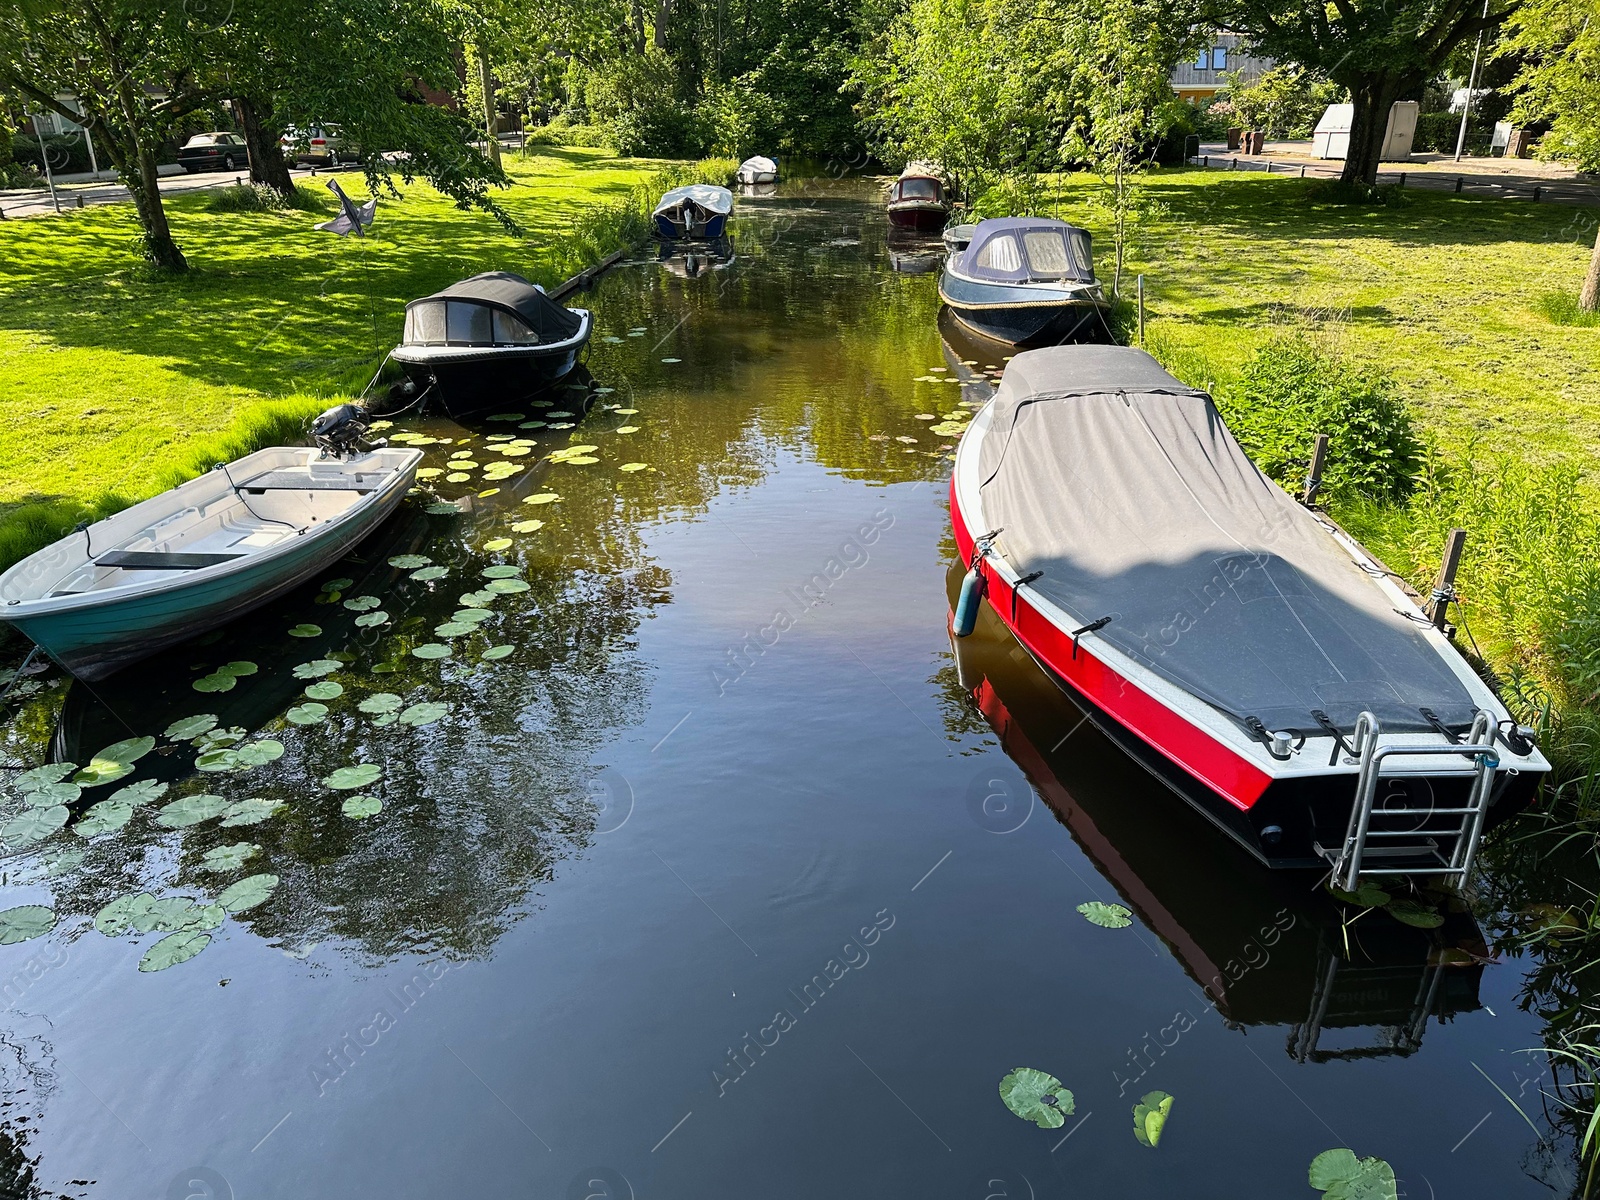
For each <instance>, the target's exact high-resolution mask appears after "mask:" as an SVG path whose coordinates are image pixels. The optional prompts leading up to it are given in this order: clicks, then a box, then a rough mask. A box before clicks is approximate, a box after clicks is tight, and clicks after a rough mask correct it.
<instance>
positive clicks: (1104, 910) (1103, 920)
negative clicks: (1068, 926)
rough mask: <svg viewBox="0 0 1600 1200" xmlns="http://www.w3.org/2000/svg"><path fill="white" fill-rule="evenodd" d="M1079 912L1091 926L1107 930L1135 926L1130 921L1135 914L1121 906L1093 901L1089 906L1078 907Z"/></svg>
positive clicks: (1081, 905)
mask: <svg viewBox="0 0 1600 1200" xmlns="http://www.w3.org/2000/svg"><path fill="white" fill-rule="evenodd" d="M1078 911H1079V912H1081V913H1082V914H1083V915H1084V919H1085V920H1087V921H1088V922H1089V923H1090V924H1092V925H1099V926H1102V927H1104V928H1106V929H1122V928H1124V927H1125V926H1128V925H1132V924H1133V921H1132V920H1130V918H1131V917H1132V916H1133V913H1131V912H1130V911H1129V910H1128V909H1126V908H1123V907H1122V905H1120V904H1102V903H1100V901H1098V900H1091V901H1089V903H1087V904H1080V905H1078Z"/></svg>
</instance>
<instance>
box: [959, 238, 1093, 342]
mask: <svg viewBox="0 0 1600 1200" xmlns="http://www.w3.org/2000/svg"><path fill="white" fill-rule="evenodd" d="M939 298H940V299H941V300H943V301H944V302H945V303H946V304H947V305H949V306H950V311H951V312H953V313H955V315H956V317H957V318H958V319H959V320H960V321H961V322H962V323H963V324H965V325H968V326H970V327H971V328H972V329H974V330H976V331H977V332H978V333H981V334H983V335H984V336H985V337H991V338H994V339H995V340H997V341H1001V342H1007V343H1010V344H1011V345H1014V346H1029V345H1043V344H1047V343H1053V342H1064V341H1071V340H1074V339H1083V338H1086V337H1098V336H1099V334H1100V332H1101V331H1102V330H1103V329H1104V326H1105V310H1106V298H1105V294H1104V293H1103V292H1102V291H1101V290H1100V285H1099V284H1098V283H1096V282H1095V278H1094V256H1093V254H1092V252H1091V250H1090V243H1089V235H1088V233H1087V232H1085V231H1084V230H1082V229H1079V228H1078V227H1077V226H1075V225H1068V224H1067V223H1066V222H1065V221H1055V220H1051V219H1050V218H1048V217H1002V218H999V219H996V220H989V221H980V222H978V224H977V227H976V228H975V229H974V230H973V231H972V234H971V241H970V243H969V244H968V246H967V248H966V249H964V250H960V251H955V252H952V253H951V255H950V257H949V258H948V259H946V260H945V266H944V274H943V275H942V276H941V277H940V279H939Z"/></svg>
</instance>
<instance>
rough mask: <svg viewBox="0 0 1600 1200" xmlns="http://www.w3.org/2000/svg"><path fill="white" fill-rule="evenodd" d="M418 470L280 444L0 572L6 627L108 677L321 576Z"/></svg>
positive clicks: (398, 455)
mask: <svg viewBox="0 0 1600 1200" xmlns="http://www.w3.org/2000/svg"><path fill="white" fill-rule="evenodd" d="M421 461H422V452H421V451H420V450H402V449H388V448H385V449H378V450H372V451H369V452H366V453H357V454H353V455H351V456H350V457H347V458H341V457H326V456H324V455H323V454H322V453H321V452H320V451H318V450H314V449H305V448H296V447H289V446H279V447H274V448H272V449H268V450H258V451H256V452H255V453H254V454H248V455H246V456H245V457H243V458H241V459H238V460H237V461H235V462H231V463H226V464H219V465H218V467H217V468H216V469H215V470H212V471H208V472H206V474H204V475H202V476H200V477H199V478H198V479H191V480H189V482H187V483H184V484H181V485H179V486H178V487H175V488H173V489H172V490H171V491H168V492H163V493H162V494H161V495H159V496H155V497H152V498H151V499H149V500H145V501H143V502H142V503H140V504H135V505H134V506H133V507H132V508H127V509H124V510H123V511H122V512H119V513H117V514H116V515H115V516H111V517H107V518H106V519H105V520H103V521H97V522H95V523H94V524H93V525H89V526H87V527H85V528H83V529H80V530H75V531H74V532H72V533H70V534H68V535H67V536H66V537H64V538H62V539H61V540H60V541H59V542H56V543H54V544H53V545H50V546H46V547H45V548H44V549H43V550H40V551H38V552H36V553H35V554H32V555H30V556H29V557H28V558H25V559H23V560H22V561H21V562H19V563H17V564H16V565H15V566H13V567H12V568H11V569H10V570H8V571H6V572H5V573H4V574H3V575H0V621H4V622H6V623H7V624H9V625H13V626H15V627H16V628H17V630H18V631H20V632H21V633H23V634H25V635H26V636H27V637H28V638H30V639H31V640H32V641H33V643H34V644H35V645H36V646H38V647H39V648H40V649H41V650H43V651H44V652H45V653H46V654H48V655H49V656H50V657H51V658H53V659H55V661H56V662H58V663H60V664H61V666H63V667H64V668H66V669H67V670H68V671H70V672H71V673H72V674H73V675H75V676H77V677H78V678H80V679H87V680H95V679H101V678H104V677H105V676H107V675H110V674H112V673H113V672H115V671H117V670H119V669H120V668H122V667H124V666H126V665H127V664H129V663H131V662H135V661H137V660H139V659H141V658H144V657H146V656H148V655H151V654H154V653H155V652H156V651H158V650H162V649H165V648H166V647H168V646H171V645H175V644H176V643H178V642H181V641H185V640H187V639H188V638H191V637H194V636H195V635H196V634H200V633H204V632H205V631H206V630H208V629H213V628H215V627H216V626H218V625H221V624H223V623H224V622H226V621H229V620H232V619H233V618H234V617H237V616H239V615H240V614H242V613H246V612H249V611H250V610H252V609H255V608H259V607H260V606H261V605H263V604H265V603H267V602H268V601H269V600H272V599H273V598H274V597H276V596H279V595H281V594H282V593H284V592H286V591H288V590H289V589H290V588H292V587H294V586H296V585H297V584H299V583H302V582H303V581H305V580H306V579H309V578H311V577H312V576H314V575H317V574H319V573H320V572H321V571H323V570H324V569H325V568H326V567H328V566H329V565H330V564H332V563H334V562H336V561H337V560H338V559H340V558H341V557H343V556H344V555H345V553H346V552H348V551H349V550H350V549H351V548H352V547H353V546H354V545H355V544H356V543H357V542H359V541H361V539H362V538H364V537H365V536H366V535H367V534H369V533H371V532H372V531H373V530H374V529H376V528H377V527H378V525H379V524H381V523H382V522H383V519H384V518H385V517H387V516H388V515H389V514H390V513H391V512H393V511H394V509H395V508H396V507H397V506H398V505H399V503H400V501H401V500H402V499H403V498H404V496H405V494H406V491H407V489H409V488H410V487H411V484H412V481H413V479H414V478H415V476H416V471H417V464H418V463H419V462H421Z"/></svg>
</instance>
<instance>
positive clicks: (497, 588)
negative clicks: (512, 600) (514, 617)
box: [483, 579, 528, 596]
mask: <svg viewBox="0 0 1600 1200" xmlns="http://www.w3.org/2000/svg"><path fill="white" fill-rule="evenodd" d="M483 590H484V591H486V592H495V593H497V594H499V595H501V596H512V595H515V594H516V593H518V592H525V591H527V590H528V585H527V584H526V583H525V582H523V581H522V580H520V579H491V580H490V581H489V582H488V583H486V584H485V585H484V589H483Z"/></svg>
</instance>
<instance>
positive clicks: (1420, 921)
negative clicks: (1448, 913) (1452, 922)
mask: <svg viewBox="0 0 1600 1200" xmlns="http://www.w3.org/2000/svg"><path fill="white" fill-rule="evenodd" d="M1389 915H1390V916H1391V917H1393V918H1394V919H1395V920H1396V921H1399V922H1401V923H1402V924H1405V925H1412V926H1415V927H1416V928H1418V929H1437V928H1439V926H1441V925H1443V924H1444V917H1443V916H1442V915H1441V914H1440V912H1439V910H1438V909H1436V908H1434V907H1433V906H1432V905H1429V904H1418V903H1417V902H1416V901H1415V900H1405V899H1401V900H1395V901H1392V902H1391V903H1390V904H1389Z"/></svg>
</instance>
